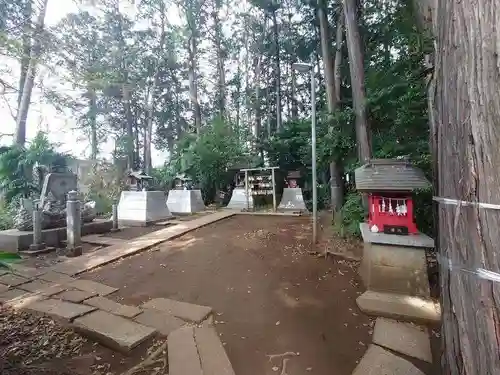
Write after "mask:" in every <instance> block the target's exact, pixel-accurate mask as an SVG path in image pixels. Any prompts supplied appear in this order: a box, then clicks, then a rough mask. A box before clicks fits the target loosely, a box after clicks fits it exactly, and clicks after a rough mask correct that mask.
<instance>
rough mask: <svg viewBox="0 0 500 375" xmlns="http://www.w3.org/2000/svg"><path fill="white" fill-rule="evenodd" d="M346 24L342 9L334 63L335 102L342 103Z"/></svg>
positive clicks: (338, 21) (336, 35)
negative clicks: (342, 67)
mask: <svg viewBox="0 0 500 375" xmlns="http://www.w3.org/2000/svg"><path fill="white" fill-rule="evenodd" d="M344 24H345V17H344V12H343V11H342V9H340V11H339V15H338V19H337V30H336V32H335V63H334V75H335V100H336V102H337V105H338V103H339V102H340V85H341V82H342V81H341V78H342V75H341V72H340V67H341V66H342V41H343V40H344Z"/></svg>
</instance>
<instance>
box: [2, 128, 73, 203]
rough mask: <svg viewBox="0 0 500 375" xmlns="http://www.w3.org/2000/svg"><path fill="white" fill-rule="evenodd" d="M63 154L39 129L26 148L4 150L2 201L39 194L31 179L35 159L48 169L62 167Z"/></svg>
mask: <svg viewBox="0 0 500 375" xmlns="http://www.w3.org/2000/svg"><path fill="white" fill-rule="evenodd" d="M67 157H68V156H67V155H65V154H61V153H59V152H57V151H56V150H55V145H54V144H51V143H50V142H49V140H48V138H47V136H46V134H45V133H43V132H39V133H38V134H37V135H36V136H35V138H34V139H33V140H32V142H31V143H30V145H29V146H28V147H27V148H24V147H18V146H12V147H9V148H8V149H4V152H2V153H1V154H0V189H1V190H2V191H3V193H4V199H5V200H6V202H7V203H10V202H11V201H12V200H14V199H15V198H16V197H24V198H28V197H30V196H32V195H36V194H39V193H40V191H39V187H38V185H37V182H36V181H33V166H34V165H35V163H36V162H38V163H39V164H41V165H46V166H48V167H51V168H62V167H65V166H66V160H67Z"/></svg>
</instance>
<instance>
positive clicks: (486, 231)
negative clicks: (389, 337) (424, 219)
mask: <svg viewBox="0 0 500 375" xmlns="http://www.w3.org/2000/svg"><path fill="white" fill-rule="evenodd" d="M437 4H438V7H437V15H436V19H437V20H438V23H437V25H436V31H437V33H436V43H437V48H436V65H435V80H436V81H435V84H436V87H435V90H436V91H435V94H436V95H435V109H436V111H435V116H436V118H435V121H436V125H437V129H438V145H437V146H438V150H437V151H438V154H437V156H438V166H439V191H438V195H439V196H440V197H443V198H449V199H452V200H458V201H465V202H472V204H471V205H467V204H466V203H462V204H460V203H459V204H458V205H452V204H449V203H446V202H441V203H440V205H439V252H440V255H441V259H442V261H441V268H440V277H441V293H442V296H441V297H442V311H443V319H442V321H443V325H442V329H443V339H444V349H445V353H444V365H445V369H444V374H446V375H448V374H450V375H476V374H477V375H485V374H488V375H490V374H491V375H493V374H500V359H499V353H500V284H499V283H498V274H500V251H499V250H498V244H499V243H500V229H499V228H500V211H499V210H498V205H499V204H500V189H499V183H500V148H499V146H498V145H499V144H500V99H499V97H498V88H499V87H500V75H499V67H500V44H499V40H500V31H499V30H500V29H499V27H498V25H499V20H500V4H499V2H498V1H497V0H482V1H450V0H439V1H438V3H437ZM479 202H481V203H489V204H492V205H495V207H494V208H485V207H481V206H480V205H479V204H478V203H479ZM450 264H451V265H453V267H450V266H449V265H450ZM481 269H483V270H486V271H490V272H491V273H493V277H495V276H494V275H495V274H496V281H491V280H487V279H486V278H487V276H488V275H485V274H484V273H483V277H481V275H480V274H478V273H477V272H478V270H479V272H482V271H480V270H481Z"/></svg>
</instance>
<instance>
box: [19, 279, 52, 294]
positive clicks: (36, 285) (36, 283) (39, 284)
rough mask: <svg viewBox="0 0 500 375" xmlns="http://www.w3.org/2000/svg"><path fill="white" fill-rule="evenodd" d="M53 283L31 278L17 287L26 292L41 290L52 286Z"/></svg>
mask: <svg viewBox="0 0 500 375" xmlns="http://www.w3.org/2000/svg"><path fill="white" fill-rule="evenodd" d="M54 285H55V284H53V283H49V282H48V281H43V280H38V279H36V280H33V281H30V282H28V283H26V284H21V285H19V289H22V290H26V291H27V292H32V293H36V292H40V291H42V290H46V289H47V288H49V287H51V286H54Z"/></svg>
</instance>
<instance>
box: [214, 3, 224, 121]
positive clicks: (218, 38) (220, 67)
mask: <svg viewBox="0 0 500 375" xmlns="http://www.w3.org/2000/svg"><path fill="white" fill-rule="evenodd" d="M221 7H222V2H221V0H216V1H215V10H214V12H213V14H212V16H213V19H214V28H215V49H216V53H217V80H218V82H217V86H218V87H217V96H218V97H217V106H218V109H219V116H220V118H221V119H224V117H225V111H226V73H225V66H224V49H223V46H222V37H223V34H222V24H221V21H220V19H219V10H220V8H221Z"/></svg>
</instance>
